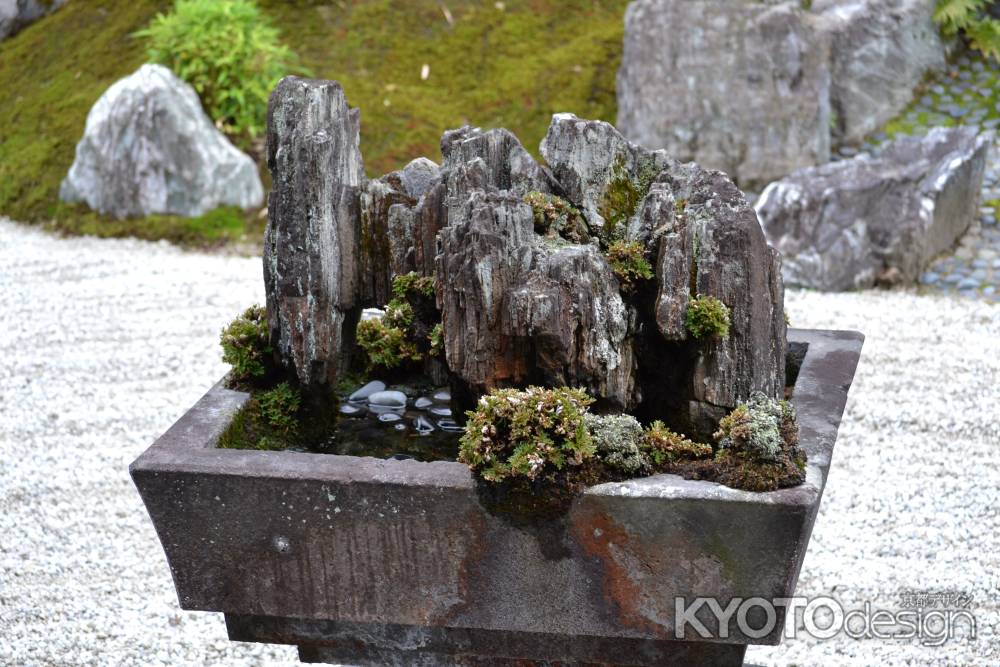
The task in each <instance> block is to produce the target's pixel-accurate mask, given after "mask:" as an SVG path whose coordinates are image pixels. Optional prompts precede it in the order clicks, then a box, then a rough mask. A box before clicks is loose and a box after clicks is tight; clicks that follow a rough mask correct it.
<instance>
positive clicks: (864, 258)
mask: <svg viewBox="0 0 1000 667" xmlns="http://www.w3.org/2000/svg"><path fill="white" fill-rule="evenodd" d="M991 142H992V134H991V133H983V134H978V135H977V134H976V130H975V129H974V128H964V127H963V128H950V129H948V128H935V129H933V130H931V131H930V133H929V134H928V135H927V136H926V137H902V138H900V139H897V140H895V141H893V142H891V143H889V144H887V145H886V146H885V147H884V149H883V150H882V153H881V155H880V156H879V157H877V158H871V157H856V158H854V159H851V160H845V161H842V162H832V163H830V164H826V165H823V166H821V167H813V168H809V169H803V170H801V171H798V172H796V173H794V174H792V175H791V176H789V177H788V178H785V179H783V180H781V181H777V182H775V183H772V184H771V185H769V186H768V187H767V189H765V190H764V192H763V193H762V194H761V197H760V200H759V201H758V203H757V214H758V216H759V217H760V221H761V224H762V225H763V226H764V230H765V231H766V233H767V237H768V239H769V240H770V241H771V243H772V244H774V246H775V247H776V248H778V249H779V250H780V251H781V253H782V255H783V256H784V278H785V281H786V282H787V283H790V284H793V285H801V286H804V287H812V288H815V289H821V290H834V291H836V290H849V289H858V288H864V287H871V286H872V285H874V284H875V283H876V281H879V280H883V281H886V282H896V281H904V282H915V281H916V279H917V277H918V276H919V274H920V272H921V271H922V270H923V268H924V267H925V266H926V265H927V263H928V262H929V261H930V260H931V259H933V258H934V256H935V255H937V254H938V253H940V252H942V251H944V250H946V249H948V248H950V247H951V246H952V245H954V244H955V243H956V242H957V241H958V239H959V238H960V237H961V236H962V234H964V233H965V231H966V230H967V229H968V227H969V225H970V224H971V222H972V221H973V220H974V219H975V217H976V215H977V213H978V210H979V197H980V188H981V186H982V180H983V170H984V169H985V161H986V154H987V151H988V150H989V146H990V144H991Z"/></svg>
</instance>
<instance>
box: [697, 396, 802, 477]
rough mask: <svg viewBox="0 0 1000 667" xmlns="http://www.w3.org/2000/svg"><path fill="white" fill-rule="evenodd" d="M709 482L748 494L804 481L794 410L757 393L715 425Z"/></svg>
mask: <svg viewBox="0 0 1000 667" xmlns="http://www.w3.org/2000/svg"><path fill="white" fill-rule="evenodd" d="M715 438H716V440H718V443H719V449H718V452H717V453H716V456H715V460H714V461H713V465H714V471H713V479H715V480H716V481H719V482H721V483H723V484H726V485H728V486H733V487H736V488H740V489H745V490H748V491H773V490H775V489H780V488H785V487H789V486H796V485H798V484H801V483H802V482H803V481H804V480H805V462H806V458H805V453H804V452H802V450H801V449H800V448H799V446H798V444H799V427H798V424H797V422H796V417H795V409H794V408H793V407H792V406H791V404H790V403H788V402H787V401H776V400H774V399H771V398H768V397H767V396H765V395H764V394H762V393H760V392H756V393H754V394H753V395H752V396H751V397H750V400H749V401H747V403H744V404H741V405H739V406H737V407H736V409H735V410H733V411H732V412H731V413H730V414H729V415H728V416H726V417H724V418H723V419H722V421H721V422H720V423H719V430H718V432H717V433H716V434H715Z"/></svg>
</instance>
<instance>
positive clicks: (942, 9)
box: [934, 0, 1000, 62]
mask: <svg viewBox="0 0 1000 667" xmlns="http://www.w3.org/2000/svg"><path fill="white" fill-rule="evenodd" d="M994 4H995V3H994V2H992V1H991V0H938V3H937V8H936V9H935V10H934V22H935V23H937V24H938V25H939V26H940V27H941V32H943V33H944V34H945V35H946V36H948V37H957V36H958V35H963V36H964V37H965V39H966V40H967V41H968V43H969V46H970V47H972V48H973V49H975V50H977V51H979V52H980V53H982V54H983V55H984V56H985V57H987V58H992V59H993V60H994V61H998V62H1000V19H998V18H997V17H996V16H995V15H994V14H991V12H990V10H991V8H993V7H992V6H993V5H994ZM994 11H995V8H994Z"/></svg>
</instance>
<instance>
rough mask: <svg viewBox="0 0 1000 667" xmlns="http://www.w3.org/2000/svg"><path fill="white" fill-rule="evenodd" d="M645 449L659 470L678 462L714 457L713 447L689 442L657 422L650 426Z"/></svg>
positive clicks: (644, 443) (645, 439) (645, 438)
mask: <svg viewBox="0 0 1000 667" xmlns="http://www.w3.org/2000/svg"><path fill="white" fill-rule="evenodd" d="M643 445H644V449H645V451H646V452H647V454H648V456H649V459H650V460H651V461H652V463H653V465H654V466H656V467H657V468H663V467H665V466H669V465H670V464H672V463H676V462H678V461H684V460H690V459H703V458H706V457H709V456H711V455H712V447H711V446H710V445H706V444H703V443H700V442H694V441H693V440H688V439H687V438H685V437H684V436H683V435H680V434H677V433H674V432H673V431H671V430H670V429H669V428H667V427H666V425H665V424H664V423H663V422H661V421H659V420H657V421H655V422H653V423H652V424H650V425H649V429H648V430H647V431H646V433H645V435H644V442H643Z"/></svg>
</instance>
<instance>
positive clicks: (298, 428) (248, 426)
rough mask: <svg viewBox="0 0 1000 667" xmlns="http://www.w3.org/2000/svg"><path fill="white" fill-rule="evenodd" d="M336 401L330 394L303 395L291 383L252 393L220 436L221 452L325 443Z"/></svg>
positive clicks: (332, 429) (333, 426) (331, 430)
mask: <svg viewBox="0 0 1000 667" xmlns="http://www.w3.org/2000/svg"><path fill="white" fill-rule="evenodd" d="M337 416H338V412H337V401H336V397H335V396H333V395H329V396H324V395H320V394H314V393H312V394H308V395H304V394H303V393H302V392H301V391H300V390H299V388H298V387H297V386H296V385H295V384H294V383H289V382H282V383H279V384H277V385H275V386H274V387H272V388H271V389H267V390H259V389H258V390H252V391H251V395H250V399H249V400H247V402H246V403H245V404H244V405H243V407H242V408H240V409H239V410H238V411H237V412H236V414H235V415H233V420H232V421H231V422H230V423H229V426H228V427H227V428H226V430H225V431H223V433H222V435H220V436H219V442H218V446H219V447H221V448H223V449H261V450H283V449H297V450H302V449H306V448H310V447H315V446H317V445H321V444H322V443H324V442H326V441H327V440H328V439H329V438H330V435H331V434H332V433H334V432H335V429H336V423H337Z"/></svg>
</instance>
